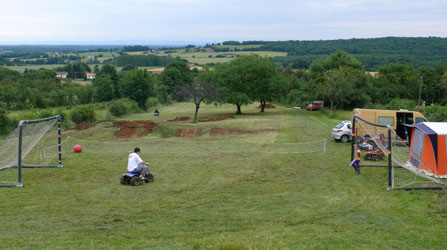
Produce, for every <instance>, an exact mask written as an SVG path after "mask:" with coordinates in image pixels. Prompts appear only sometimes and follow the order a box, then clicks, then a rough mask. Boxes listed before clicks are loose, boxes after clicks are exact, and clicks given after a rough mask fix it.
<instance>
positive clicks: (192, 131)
mask: <svg viewBox="0 0 447 250" xmlns="http://www.w3.org/2000/svg"><path fill="white" fill-rule="evenodd" d="M202 130H203V129H202V128H197V129H196V128H179V129H177V137H182V138H194V137H196V136H199V135H200V133H202Z"/></svg>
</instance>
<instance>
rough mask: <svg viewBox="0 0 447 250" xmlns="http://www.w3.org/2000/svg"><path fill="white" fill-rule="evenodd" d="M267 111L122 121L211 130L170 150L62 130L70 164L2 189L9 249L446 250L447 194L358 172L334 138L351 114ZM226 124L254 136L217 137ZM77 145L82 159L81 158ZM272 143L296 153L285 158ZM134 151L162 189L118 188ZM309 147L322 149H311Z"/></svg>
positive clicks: (175, 110) (2, 242) (180, 112)
mask: <svg viewBox="0 0 447 250" xmlns="http://www.w3.org/2000/svg"><path fill="white" fill-rule="evenodd" d="M257 106H258V104H257V103H256V104H252V105H249V106H243V107H242V112H243V113H244V114H243V115H237V116H236V115H234V113H235V111H236V110H235V107H234V106H233V105H222V106H218V107H215V106H213V105H203V107H201V109H200V112H199V116H201V117H205V116H207V117H214V116H222V115H234V118H230V119H226V120H222V121H215V122H198V123H194V124H193V123H191V120H189V121H183V122H169V121H168V120H170V119H173V118H176V117H180V116H190V117H192V116H193V114H194V105H193V104H192V103H176V104H173V105H170V106H163V107H159V110H160V114H161V115H160V117H154V116H153V115H152V113H142V114H135V115H131V116H128V117H125V118H123V119H125V120H153V121H155V122H157V123H159V124H161V125H162V126H161V127H163V128H165V129H167V128H168V129H170V130H175V129H177V128H190V129H198V128H201V129H202V133H201V134H200V136H197V137H195V138H191V139H188V138H176V137H172V138H169V140H170V141H171V142H172V143H171V144H169V143H165V144H162V143H164V142H169V141H166V139H163V138H162V136H161V135H162V133H161V132H160V131H158V130H155V132H154V133H151V134H149V135H147V136H145V137H143V138H135V139H133V140H125V141H123V140H118V139H115V138H114V136H113V133H114V132H115V131H116V130H117V129H118V128H114V127H110V126H107V124H105V123H104V122H103V123H100V124H98V125H97V126H96V127H95V128H91V129H87V130H83V131H76V130H64V131H63V132H62V133H63V138H64V140H66V138H67V136H70V137H71V138H74V139H70V140H73V141H72V143H71V144H69V146H67V145H64V149H65V152H64V154H63V165H64V166H65V167H64V168H59V169H24V170H23V184H24V185H25V187H23V188H0V211H1V215H2V216H1V220H0V228H1V234H0V249H10V248H11V249H42V248H45V249H303V248H310V249H390V248H393V249H444V248H445V246H446V243H445V238H446V236H447V227H446V223H447V208H446V207H447V206H446V205H447V200H446V193H445V192H444V191H422V190H419V191H386V187H387V173H386V169H379V168H366V169H362V174H361V175H357V174H354V171H353V169H352V168H351V167H349V166H348V163H349V155H350V145H348V144H342V143H336V142H334V141H333V140H330V131H331V128H332V127H333V126H334V125H335V124H337V123H338V122H339V121H340V120H344V119H349V118H350V115H351V112H348V111H341V112H338V115H337V116H336V117H332V118H330V117H328V116H327V115H325V114H326V113H329V112H320V111H318V112H307V111H304V110H294V109H291V108H286V107H277V108H276V109H267V110H266V112H265V113H260V112H259V109H258V108H257ZM101 124H102V125H101ZM216 128H220V129H223V128H225V129H227V130H230V129H234V131H236V129H239V131H251V132H247V133H242V132H241V133H237V132H236V133H229V134H225V135H218V136H212V135H211V131H212V130H213V129H216ZM321 139H327V152H326V153H325V154H323V153H322V150H320V149H321V146H322V144H318V143H317V144H315V143H309V144H290V147H289V146H288V144H281V143H304V142H310V141H316V140H321ZM70 140H68V141H70ZM160 140H161V141H160ZM105 141H107V142H108V143H105ZM89 142H91V143H93V142H95V143H97V144H96V145H97V146H96V147H90V148H89V147H87V144H88V143H89ZM112 142H113V143H112ZM73 143H79V144H81V146H83V147H84V150H83V152H82V153H80V154H76V153H73V152H72V150H71V145H72V144H73ZM101 143H102V144H101ZM157 143H160V144H157ZM207 143H208V144H207ZM67 144H68V143H67ZM157 145H163V149H162V150H160V148H161V147H162V146H160V148H159V147H158V146H157ZM178 145H183V146H181V147H180V146H178ZM185 145H186V146H185ZM241 145H245V146H244V147H241ZM272 145H282V147H283V149H284V150H286V151H287V149H292V150H288V151H289V152H287V153H275V152H274V151H273V150H271V148H270V146H272ZM292 145H306V146H304V147H297V148H296V149H293V147H292ZM135 146H139V147H140V148H141V150H142V152H141V156H142V158H143V160H145V161H148V162H149V163H150V170H151V172H152V173H153V174H154V176H155V182H154V183H150V184H144V185H142V186H138V187H131V186H123V185H120V184H119V177H120V175H121V174H122V173H123V172H125V168H126V164H127V156H128V154H129V151H131V150H132V149H133V147H135ZM309 149H315V152H314V153H304V152H306V150H309ZM290 151H293V152H290Z"/></svg>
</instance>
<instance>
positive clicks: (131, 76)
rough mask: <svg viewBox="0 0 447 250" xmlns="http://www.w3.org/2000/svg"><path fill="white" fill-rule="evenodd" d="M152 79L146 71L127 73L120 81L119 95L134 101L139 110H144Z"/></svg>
mask: <svg viewBox="0 0 447 250" xmlns="http://www.w3.org/2000/svg"><path fill="white" fill-rule="evenodd" d="M153 84H154V79H153V77H152V75H151V74H149V73H148V72H147V71H146V70H139V69H135V70H131V71H127V72H126V73H125V74H124V75H123V77H122V78H121V80H120V93H121V95H122V96H123V97H129V98H130V99H132V100H134V101H136V102H137V103H138V106H140V108H142V109H144V110H146V101H147V99H148V98H149V95H150V94H151V91H152V87H153Z"/></svg>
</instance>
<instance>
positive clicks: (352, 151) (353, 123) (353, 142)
mask: <svg viewBox="0 0 447 250" xmlns="http://www.w3.org/2000/svg"><path fill="white" fill-rule="evenodd" d="M355 120H356V116H354V117H353V119H352V130H351V133H352V137H351V161H350V162H352V161H353V160H354V145H355V143H356V140H357V138H356V136H355Z"/></svg>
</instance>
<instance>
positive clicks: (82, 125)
mask: <svg viewBox="0 0 447 250" xmlns="http://www.w3.org/2000/svg"><path fill="white" fill-rule="evenodd" d="M95 126H96V124H95V123H79V124H76V126H75V129H76V130H86V129H89V128H93V127H95Z"/></svg>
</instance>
